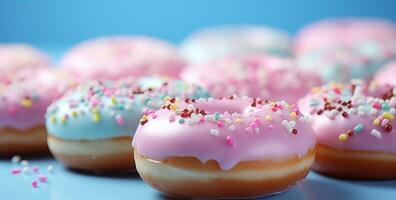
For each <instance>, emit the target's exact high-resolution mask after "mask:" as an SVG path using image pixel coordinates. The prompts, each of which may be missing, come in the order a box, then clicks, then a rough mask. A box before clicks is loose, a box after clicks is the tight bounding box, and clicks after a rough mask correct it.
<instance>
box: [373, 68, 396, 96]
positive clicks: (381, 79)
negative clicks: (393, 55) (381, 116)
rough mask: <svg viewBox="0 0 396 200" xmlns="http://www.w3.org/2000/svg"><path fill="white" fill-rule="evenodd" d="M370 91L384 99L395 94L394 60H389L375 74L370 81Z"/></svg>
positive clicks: (395, 75) (395, 74) (395, 69)
mask: <svg viewBox="0 0 396 200" xmlns="http://www.w3.org/2000/svg"><path fill="white" fill-rule="evenodd" d="M370 92H372V94H373V95H374V96H377V97H381V98H384V99H388V98H389V96H392V94H396V61H393V62H390V63H389V64H387V65H386V66H384V67H383V68H382V69H381V70H379V71H378V72H377V73H376V74H375V76H374V78H373V80H372V81H371V83H370Z"/></svg>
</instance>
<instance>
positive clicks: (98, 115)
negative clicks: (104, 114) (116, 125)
mask: <svg viewBox="0 0 396 200" xmlns="http://www.w3.org/2000/svg"><path fill="white" fill-rule="evenodd" d="M92 120H93V121H94V122H98V121H100V114H99V113H97V112H95V113H93V115H92Z"/></svg>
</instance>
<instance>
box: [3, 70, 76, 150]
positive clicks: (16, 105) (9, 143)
mask: <svg viewBox="0 0 396 200" xmlns="http://www.w3.org/2000/svg"><path fill="white" fill-rule="evenodd" d="M72 84H74V82H73V80H72V78H71V76H70V74H68V73H65V72H61V71H55V70H51V69H37V70H26V71H19V72H17V73H16V74H15V75H12V76H8V77H7V78H4V79H3V80H0V155H13V154H37V153H43V152H46V151H47V144H46V136H47V133H46V129H45V126H44V115H45V112H46V109H47V106H48V105H49V104H50V103H51V102H52V101H53V100H55V99H57V98H59V97H60V96H61V95H62V94H63V92H65V90H66V89H67V88H68V87H71V86H72Z"/></svg>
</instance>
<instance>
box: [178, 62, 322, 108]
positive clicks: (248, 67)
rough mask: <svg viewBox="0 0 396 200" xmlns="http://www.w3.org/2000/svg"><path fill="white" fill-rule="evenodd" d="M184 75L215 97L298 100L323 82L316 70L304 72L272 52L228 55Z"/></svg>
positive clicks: (185, 71)
mask: <svg viewBox="0 0 396 200" xmlns="http://www.w3.org/2000/svg"><path fill="white" fill-rule="evenodd" d="M181 77H182V78H183V79H184V80H185V81H187V82H191V83H195V84H198V85H201V86H202V87H204V88H206V89H207V90H209V92H210V93H211V94H212V95H213V96H215V97H226V96H230V95H234V94H236V95H239V96H244V95H246V96H250V97H260V98H264V99H268V100H273V101H276V100H285V101H287V102H290V103H295V102H297V100H298V99H299V98H300V97H302V96H304V95H305V94H306V93H307V92H308V91H309V90H310V88H311V87H313V86H319V85H321V81H320V77H319V76H317V75H316V74H315V73H310V72H305V71H300V70H299V68H298V67H296V63H295V62H294V61H293V60H292V59H289V58H282V57H276V56H268V55H250V56H243V57H227V58H224V59H219V60H215V61H211V62H208V63H202V64H192V65H191V66H189V67H187V68H186V69H185V70H184V71H183V72H182V73H181Z"/></svg>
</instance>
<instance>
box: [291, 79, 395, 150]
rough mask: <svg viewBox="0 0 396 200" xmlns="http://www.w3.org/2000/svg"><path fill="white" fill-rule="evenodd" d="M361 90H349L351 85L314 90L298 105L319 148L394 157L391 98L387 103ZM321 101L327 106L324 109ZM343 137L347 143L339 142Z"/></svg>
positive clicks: (393, 97)
mask: <svg viewBox="0 0 396 200" xmlns="http://www.w3.org/2000/svg"><path fill="white" fill-rule="evenodd" d="M360 87H361V86H356V88H357V89H355V90H352V89H351V88H353V87H351V85H339V84H330V85H326V86H323V87H321V88H316V89H315V92H311V93H310V94H308V95H307V96H306V97H304V98H303V99H301V100H300V101H299V108H300V109H301V112H302V113H304V114H306V115H311V122H312V126H313V129H314V130H315V133H316V135H317V141H318V143H319V144H325V145H328V146H331V147H333V148H336V149H344V150H357V151H381V152H391V153H396V131H395V128H393V127H395V126H396V123H395V120H394V114H395V108H396V98H395V96H394V94H393V96H392V97H390V98H389V99H386V100H384V99H380V98H374V97H370V96H366V95H365V94H364V90H362V89H361V88H360ZM324 98H326V100H327V102H328V108H326V109H325V103H326V102H325V101H324ZM348 101H350V104H348V103H347V102H348ZM330 107H331V108H330ZM345 113H346V114H345ZM375 120H376V121H375ZM359 126H360V127H359ZM389 126H390V127H391V128H389ZM361 128H362V130H360V129H361ZM343 134H344V137H345V134H346V135H348V136H347V139H345V140H344V139H342V138H340V137H342V136H341V135H343Z"/></svg>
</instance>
